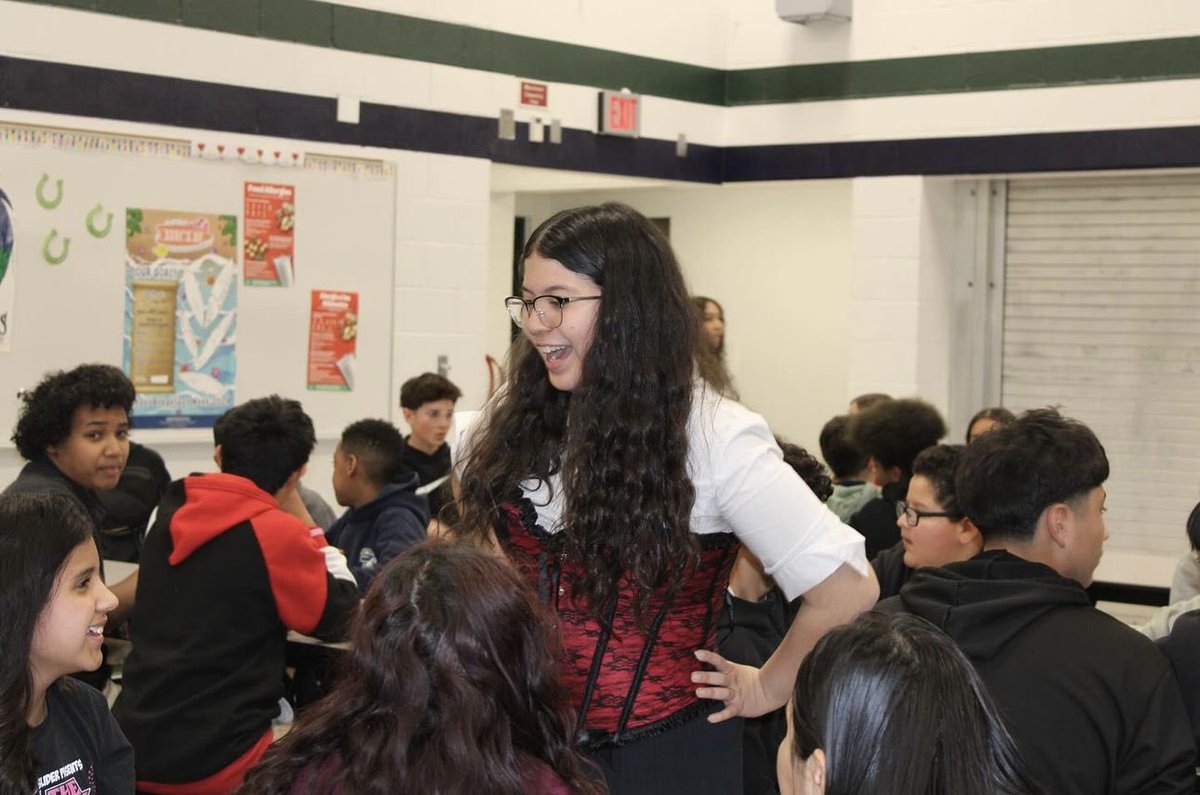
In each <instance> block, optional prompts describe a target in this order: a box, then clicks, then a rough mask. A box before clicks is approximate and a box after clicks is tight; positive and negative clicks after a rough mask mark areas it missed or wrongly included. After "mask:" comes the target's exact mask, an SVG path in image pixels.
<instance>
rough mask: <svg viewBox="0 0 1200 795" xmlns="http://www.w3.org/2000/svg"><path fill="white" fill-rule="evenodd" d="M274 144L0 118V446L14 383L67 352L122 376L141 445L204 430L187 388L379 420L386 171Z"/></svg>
mask: <svg viewBox="0 0 1200 795" xmlns="http://www.w3.org/2000/svg"><path fill="white" fill-rule="evenodd" d="M289 154H290V155H292V157H291V160H290V161H289V162H288V163H287V165H286V167H285V166H283V165H279V164H278V160H277V159H276V161H275V162H270V161H271V160H272V157H271V153H265V154H264V153H259V154H258V157H259V158H261V160H259V161H258V162H248V161H250V160H255V159H257V158H255V156H254V155H251V156H250V157H242V156H238V157H230V156H229V155H228V153H223V154H217V153H214V152H212V151H211V150H210V151H207V152H201V151H198V150H197V145H196V144H195V143H194V142H189V141H164V140H160V139H149V138H128V137H123V136H111V135H106V134H94V133H87V132H81V131H62V130H50V129H47V128H27V127H17V126H13V125H3V124H0V190H2V191H3V192H4V193H5V194H6V195H7V197H8V199H9V202H10V204H11V207H10V208H9V207H5V208H0V249H3V248H4V240H5V235H4V226H5V224H6V220H5V219H6V217H7V218H8V221H7V223H8V224H9V225H10V226H11V233H12V235H11V236H12V249H11V254H10V255H9V256H8V259H7V265H6V267H5V268H4V273H3V276H2V277H0V430H3V431H4V433H3V437H2V438H3V444H5V445H7V444H9V442H8V436H9V434H10V433H11V429H12V427H13V425H14V423H15V421H16V416H17V410H18V406H19V400H18V397H17V393H18V391H19V390H21V389H26V388H29V387H32V386H33V385H34V384H35V383H36V382H37V381H38V380H40V379H41V377H42V376H43V374H45V373H46V372H49V371H51V370H57V369H68V368H71V367H73V366H75V365H77V364H80V363H83V362H104V363H108V364H113V365H116V366H119V367H124V368H125V369H126V372H128V373H131V375H133V374H136V375H137V378H135V382H137V381H138V380H139V379H140V385H139V395H140V397H139V404H138V405H137V406H135V410H134V421H135V426H137V427H139V438H140V439H142V440H143V441H146V442H147V443H151V444H153V442H154V436H152V435H150V436H147V435H146V434H147V433H150V434H154V433H158V434H160V436H159V438H160V439H166V438H168V437H172V438H175V439H180V440H185V439H191V438H200V437H201V436H206V435H207V431H204V430H203V429H204V428H205V427H206V426H208V425H211V422H205V421H203V419H201V421H199V422H193V421H192V420H191V419H190V418H189V416H188V415H189V413H190V414H196V415H203V413H204V411H201V410H199V409H196V408H195V405H196V404H198V402H199V401H200V400H201V398H200V396H207V397H206V398H205V400H208V401H209V403H205V406H209V404H210V403H211V404H212V405H216V406H218V407H219V405H220V402H221V401H222V400H224V401H227V402H229V404H231V405H232V404H233V403H241V402H243V401H245V400H247V399H250V398H254V397H260V396H263V395H268V394H272V393H278V394H280V395H284V396H286V397H291V398H295V399H298V400H300V401H301V402H302V403H303V405H304V407H305V410H306V411H307V412H308V414H309V415H310V416H311V417H312V418H313V422H314V424H315V426H316V428H317V432H318V434H319V435H321V436H325V437H328V436H333V435H336V434H338V433H340V431H341V429H342V428H343V427H344V426H345V425H346V424H348V423H349V422H352V421H354V420H356V419H360V418H362V417H387V416H389V408H390V405H389V404H390V388H391V384H390V380H391V359H392V351H391V344H392V342H391V341H392V297H393V294H394V286H393V256H394V246H395V244H394V236H395V228H394V225H395V206H396V204H395V201H396V200H395V196H396V184H395V174H394V171H393V170H391V169H390V168H389V167H388V164H383V163H379V162H378V161H357V160H353V159H346V158H333V157H321V156H316V155H311V154H309V155H301V154H298V153H296V154H293V153H289ZM264 161H265V162H264ZM268 163H269V164H268ZM172 225H173V226H172ZM4 256H5V255H4V253H3V252H2V251H0V259H2V258H3V257H4ZM248 258H249V259H250V261H249V262H248V261H247V259H248ZM134 265H137V267H134ZM139 268H140V270H139ZM164 274H167V275H166V276H164ZM170 280H173V282H174V286H173V287H172V286H171V284H170V283H169V281H170ZM134 296H136V298H135V297H134ZM318 303H322V306H326V305H329V306H332V307H333V310H332V311H325V312H324V313H323V314H319V313H317V311H316V306H317V304H318ZM351 305H353V311H350V309H349V307H350V306H351ZM314 318H316V319H315V320H314ZM322 357H324V358H325V359H326V361H324V362H323V363H322V362H320V361H318V360H320V359H321V358H322ZM314 361H317V363H318V364H321V367H314ZM322 368H323V369H322ZM314 373H317V375H315V376H314ZM339 378H340V379H341V380H340V381H339ZM314 382H316V383H314ZM143 390H144V391H145V394H143ZM172 390H174V393H172ZM155 394H157V395H158V396H160V397H159V398H158V399H159V400H160V404H157V406H156V408H155V413H154V414H152V413H151V409H150V403H148V402H147V401H148V400H149V399H148V398H147V397H146V395H155ZM163 394H167V395H171V394H175V395H176V396H177V397H178V400H177V401H176V403H175V404H172V403H171V400H170V399H169V398H162V397H161V395H163ZM189 401H190V402H189ZM172 405H177V406H179V408H177V409H176V416H175V417H174V419H172V417H171V412H170V408H169V407H170V406H172ZM163 406H167V407H168V408H167V409H166V410H164V409H163ZM205 410H208V409H205ZM185 428H186V430H181V429H185ZM140 429H146V430H144V431H143V430H140ZM156 429H161V430H156Z"/></svg>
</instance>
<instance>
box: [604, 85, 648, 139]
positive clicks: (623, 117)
mask: <svg viewBox="0 0 1200 795" xmlns="http://www.w3.org/2000/svg"><path fill="white" fill-rule="evenodd" d="M641 127H642V98H641V96H639V95H638V94H630V93H627V92H625V91H601V92H600V133H601V134H602V135H623V136H625V137H627V138H636V137H637V136H638V132H639V131H640V130H641Z"/></svg>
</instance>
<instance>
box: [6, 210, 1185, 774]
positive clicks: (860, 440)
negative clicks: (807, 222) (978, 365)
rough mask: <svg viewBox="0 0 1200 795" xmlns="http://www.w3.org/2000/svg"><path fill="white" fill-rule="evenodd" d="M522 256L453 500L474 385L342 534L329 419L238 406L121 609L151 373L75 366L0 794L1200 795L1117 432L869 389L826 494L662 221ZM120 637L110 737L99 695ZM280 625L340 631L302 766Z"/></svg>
mask: <svg viewBox="0 0 1200 795" xmlns="http://www.w3.org/2000/svg"><path fill="white" fill-rule="evenodd" d="M519 264H520V267H521V294H520V295H517V296H512V297H510V298H509V299H507V301H506V306H507V308H508V311H509V313H510V315H511V317H512V319H513V321H514V323H515V324H516V325H517V327H519V328H520V329H521V331H522V334H521V335H520V336H519V337H518V339H517V341H516V342H515V343H514V346H513V349H512V350H511V352H510V355H509V370H508V378H507V381H506V383H505V385H504V387H503V388H502V389H500V390H499V391H498V392H497V393H496V394H495V395H494V396H493V397H492V398H491V399H490V400H489V402H488V403H487V405H486V406H485V407H484V409H483V411H482V414H481V417H480V419H479V420H478V421H477V422H476V423H475V424H474V426H473V427H472V430H471V432H470V433H469V434H468V436H467V438H465V439H463V440H462V445H461V446H460V449H459V451H458V454H457V456H456V463H455V464H454V472H453V476H450V475H451V472H450V468H451V463H450V455H449V449H448V446H447V443H446V434H447V433H448V431H449V427H450V419H451V414H452V411H453V408H454V404H455V401H457V400H458V398H459V397H460V395H461V393H460V392H459V391H458V390H457V388H456V387H454V386H453V385H452V384H449V382H446V381H445V379H439V378H438V377H437V376H432V375H426V376H421V377H420V378H418V379H414V380H413V381H411V382H409V383H407V384H405V386H404V388H403V389H402V390H401V404H402V408H403V411H404V417H405V420H406V422H407V423H408V425H409V427H410V428H411V434H410V436H409V437H407V438H405V437H403V436H401V435H400V433H399V431H398V430H397V429H396V428H395V427H394V426H392V425H391V424H389V423H387V422H385V421H382V420H362V421H359V422H355V423H353V424H351V425H350V426H348V427H347V428H346V429H345V431H344V432H343V434H342V437H341V439H340V441H339V443H338V445H337V449H336V451H335V453H334V467H333V483H332V486H333V492H334V494H335V496H336V500H337V502H338V503H339V504H340V505H341V506H343V507H344V508H346V511H345V512H344V513H343V515H342V516H341V517H340V518H338V519H336V520H335V521H333V522H332V524H331V525H330V526H329V527H328V530H327V532H326V531H324V530H322V527H321V525H320V523H319V522H318V521H316V520H315V519H314V517H313V515H312V512H311V511H310V509H309V508H308V507H307V506H306V505H305V499H304V497H303V494H302V491H301V489H302V487H301V478H302V477H303V476H304V475H305V472H306V467H307V463H308V460H309V457H310V455H311V453H312V450H313V448H314V446H315V435H314V432H313V426H312V422H311V420H310V419H309V418H308V416H307V415H306V414H305V413H304V411H303V408H302V407H301V405H300V404H299V403H298V402H297V401H295V400H290V399H287V398H285V397H280V396H269V397H264V398H256V399H253V400H248V401H246V402H244V403H242V404H240V405H239V406H237V407H235V408H234V409H232V410H230V411H229V412H228V413H227V414H225V415H224V416H222V417H221V418H220V419H219V420H218V422H217V423H216V425H215V427H214V429H213V439H214V461H215V463H216V465H217V469H218V470H219V471H217V472H214V473H210V474H201V475H190V476H188V477H185V478H183V479H181V480H176V481H174V482H172V483H169V485H161V486H158V493H157V494H156V498H155V499H153V500H145V499H143V500H141V504H145V503H147V502H150V503H153V507H152V510H153V517H152V518H149V519H148V520H143V521H146V523H147V524H148V528H147V530H146V531H145V533H144V534H143V533H142V532H141V531H140V529H135V530H134V531H133V536H135V538H136V544H137V546H138V549H137V550H136V557H137V560H138V562H139V568H138V571H137V573H136V574H135V575H133V576H132V577H131V578H130V579H129V580H127V581H123V582H122V583H118V584H116V585H115V586H114V588H113V589H112V590H110V589H109V588H108V587H106V586H105V584H104V580H103V572H102V563H101V557H100V553H99V550H98V547H97V542H96V539H101V540H104V539H105V538H106V536H105V535H104V533H103V532H102V528H104V527H105V520H104V509H103V504H102V502H101V497H100V494H102V493H104V492H108V491H110V490H112V489H114V488H117V487H118V486H119V483H120V481H121V479H122V471H123V470H124V469H126V462H127V460H128V459H129V456H130V452H129V445H130V443H129V441H128V432H129V411H130V409H131V407H132V403H133V398H134V393H133V388H132V385H130V384H129V382H128V379H126V378H125V376H124V375H123V374H122V373H121V372H120V370H119V369H117V368H113V367H108V366H105V365H83V366H81V367H78V368H75V369H74V370H72V371H68V372H66V373H55V374H52V375H50V376H48V377H47V378H46V379H45V380H44V381H43V382H42V383H41V384H39V385H38V387H37V388H35V389H34V390H32V391H31V392H30V393H29V394H28V395H27V396H26V400H25V403H24V406H23V410H22V413H21V417H20V419H19V421H18V426H17V431H16V433H15V434H14V440H15V441H16V442H17V444H18V448H19V450H20V452H21V453H22V455H23V456H24V457H25V458H26V459H27V460H28V461H29V464H28V465H27V466H26V468H25V470H23V471H22V473H21V476H20V478H18V480H17V482H16V483H14V484H13V485H12V486H10V487H9V489H8V490H7V491H6V492H5V493H4V494H3V495H0V574H2V575H3V576H2V577H0V616H2V618H0V644H3V647H4V648H5V650H6V654H5V655H4V662H3V663H2V664H0V795H7V793H10V792H11V793H23V794H27V793H31V792H36V793H38V795H47V794H48V793H55V795H60V793H74V792H83V791H89V790H90V791H92V792H95V793H100V794H101V795H103V794H104V793H109V792H113V793H129V792H133V791H134V790H135V788H136V790H137V791H139V792H147V793H164V794H165V795H182V794H185V793H186V794H191V793H196V794H197V795H202V794H206V793H213V794H214V795H217V794H223V793H230V792H234V791H239V792H244V793H303V792H308V793H371V792H379V793H384V792H389V793H390V792H441V793H483V792H487V793H523V792H533V793H546V794H547V795H567V793H575V794H576V795H593V794H594V793H595V794H598V793H601V792H610V793H616V795H631V794H634V793H661V792H696V793H722V794H724V793H740V792H746V793H758V792H764V793H765V792H776V791H778V792H782V793H785V794H789V795H790V794H791V793H823V792H828V793H863V795H882V794H883V793H900V795H920V794H922V793H980V794H981V795H982V793H1006V794H1007V793H1013V794H1016V793H1028V794H1033V793H1055V794H1056V795H1057V793H1080V795H1085V794H1086V795H1096V794H1097V793H1184V792H1191V791H1193V789H1194V787H1195V762H1196V741H1195V736H1196V734H1195V733H1194V731H1193V728H1192V724H1191V722H1190V719H1189V715H1188V709H1189V707H1190V706H1191V705H1192V703H1193V702H1195V701H1196V700H1197V699H1196V698H1195V697H1193V696H1192V695H1191V694H1190V693H1188V692H1186V691H1181V689H1180V684H1179V682H1180V680H1181V679H1182V681H1184V682H1185V683H1189V682H1190V681H1191V680H1190V679H1189V676H1191V670H1190V667H1191V662H1192V661H1194V658H1195V654H1194V652H1192V651H1191V649H1192V648H1193V646H1194V643H1195V642H1196V641H1193V640H1191V638H1193V637H1194V635H1193V634H1189V633H1200V613H1196V614H1195V615H1193V614H1191V613H1187V612H1184V613H1183V615H1182V616H1174V617H1173V622H1174V624H1173V627H1174V629H1173V631H1171V632H1170V633H1165V638H1164V641H1163V642H1164V643H1165V644H1167V646H1168V648H1169V651H1170V652H1171V657H1170V658H1168V657H1167V656H1164V654H1163V653H1162V652H1161V651H1160V650H1159V649H1157V648H1155V645H1154V643H1153V642H1152V641H1151V640H1149V639H1147V638H1146V637H1145V636H1143V635H1142V634H1139V633H1138V632H1137V631H1135V630H1134V629H1132V628H1129V627H1126V626H1124V625H1122V624H1121V623H1119V622H1117V621H1116V620H1115V619H1112V618H1111V617H1109V616H1107V615H1105V614H1103V613H1101V612H1099V611H1097V610H1096V609H1095V607H1094V606H1093V605H1092V602H1091V600H1090V599H1089V598H1088V595H1087V593H1086V591H1085V587H1086V586H1087V585H1088V584H1089V583H1090V582H1091V579H1092V576H1093V573H1094V570H1095V567H1096V564H1097V563H1098V562H1099V555H1100V551H1101V548H1102V545H1103V542H1104V540H1105V538H1106V536H1107V533H1106V530H1105V526H1104V520H1103V516H1102V513H1103V503H1104V498H1105V493H1104V489H1103V484H1104V482H1105V480H1106V479H1107V476H1108V460H1107V457H1106V455H1105V452H1104V449H1103V447H1102V446H1101V444H1100V442H1099V440H1098V439H1097V438H1096V437H1095V435H1094V434H1093V433H1092V432H1091V431H1090V429H1088V428H1087V427H1086V426H1084V425H1083V424H1082V423H1079V422H1077V421H1075V420H1072V419H1069V418H1066V417H1063V416H1061V415H1059V414H1058V413H1057V412H1056V411H1053V410H1046V409H1043V410H1034V411H1030V412H1026V413H1025V414H1023V415H1021V416H1019V417H1014V416H1012V415H1011V414H1008V413H1007V412H1004V411H1003V410H989V411H986V412H981V414H980V415H979V416H977V417H976V418H975V419H974V420H972V422H971V423H970V425H969V426H968V438H967V441H968V444H967V445H966V446H960V445H948V444H938V442H939V441H940V440H941V439H942V437H944V436H945V433H946V427H945V423H944V421H943V420H942V418H941V417H940V415H939V414H938V413H937V411H936V409H934V408H933V407H932V406H930V405H929V404H928V403H925V402H923V401H921V400H917V399H891V398H888V397H887V396H882V395H871V396H861V397H860V398H859V399H856V401H854V403H853V404H852V405H851V407H850V410H849V412H848V414H847V415H846V416H844V417H838V418H835V419H834V420H833V421H831V422H830V423H829V424H827V425H826V427H825V429H824V430H823V431H822V434H821V449H822V455H823V457H824V458H825V460H826V462H827V463H828V464H829V465H830V469H831V470H832V471H831V474H830V473H827V472H826V471H825V470H824V468H823V467H822V465H821V464H820V462H819V461H817V460H816V459H815V458H813V457H812V456H811V455H809V454H808V453H807V452H806V451H804V450H803V449H800V448H797V447H795V446H794V445H789V444H788V443H786V442H782V441H777V440H776V439H775V438H774V437H773V435H772V433H771V431H770V430H769V428H768V427H767V424H766V422H765V421H764V420H763V418H762V417H760V416H759V415H757V414H755V413H753V412H752V411H750V410H749V409H747V408H745V407H743V406H742V405H740V404H739V403H738V402H737V401H736V400H734V399H733V397H732V395H733V394H734V392H733V387H732V381H731V379H730V378H729V375H728V372H727V369H726V366H725V362H724V357H723V354H724V342H725V340H724V330H725V329H724V320H725V318H724V313H723V310H722V308H721V307H720V305H719V304H718V303H717V302H716V301H713V300H712V299H709V298H696V299H693V298H692V297H690V296H689V294H688V291H687V289H686V287H685V284H684V279H683V276H682V273H681V271H680V268H679V266H678V264H677V262H676V261H675V257H674V254H673V253H672V251H671V248H670V246H669V245H668V243H667V241H666V240H665V238H664V237H663V235H662V234H661V232H660V231H659V230H658V229H657V227H655V226H654V225H653V224H652V223H650V222H649V221H648V220H647V219H645V218H644V217H642V216H641V215H640V214H638V213H637V212H635V211H633V210H632V209H630V208H628V207H625V206H623V205H619V204H606V205H602V206H598V207H583V208H576V209H573V210H567V211H563V212H560V213H558V214H556V215H554V216H552V217H551V218H550V219H548V220H547V221H545V222H544V223H543V224H542V225H541V226H539V227H538V228H537V229H536V230H535V231H534V233H533V234H532V235H531V236H530V238H529V240H528V242H527V243H526V245H525V248H524V250H523V252H522V253H521V256H520V261H519ZM160 463H161V462H160ZM146 469H147V471H150V470H152V469H153V467H152V466H151V467H146ZM139 477H142V476H139ZM146 479H147V478H145V477H142V480H146ZM148 479H149V481H150V482H151V483H158V482H160V481H161V479H159V478H155V477H154V476H152V475H151V476H150V477H149V478H148ZM827 500H829V501H831V504H832V507H834V508H836V509H837V512H836V513H835V512H834V511H833V510H831V509H830V507H827V504H826V501H827ZM122 525H123V526H125V527H127V528H130V527H132V528H140V525H139V524H138V519H137V518H136V517H134V518H132V519H130V520H128V521H123V522H122ZM109 527H110V529H111V525H109ZM856 530H857V531H856ZM110 535H113V534H110ZM431 535H432V536H436V537H435V538H429V536H431ZM127 536H128V533H126V536H125V537H122V538H123V540H126V541H127V540H128V538H127ZM872 607H874V610H871V608H872ZM1198 607H1200V605H1198ZM126 617H128V619H129V623H130V626H131V640H132V652H131V653H130V655H129V657H128V658H127V659H126V661H125V664H124V670H123V677H122V683H121V690H120V694H119V695H118V696H117V699H116V703H115V705H114V707H113V710H112V712H111V713H110V712H109V711H108V709H107V705H106V703H105V700H104V697H103V696H102V695H101V694H100V693H99V692H98V691H97V690H95V689H93V688H92V687H90V686H89V685H88V684H85V683H82V682H78V681H76V680H73V679H71V678H70V675H71V674H75V673H78V672H86V671H92V670H94V669H96V668H98V667H100V666H101V665H102V663H103V660H104V656H105V655H104V650H103V648H102V643H103V639H104V632H105V629H106V627H109V626H112V625H116V624H117V623H119V622H121V623H123V621H124V619H125V618H126ZM289 631H294V632H297V633H300V634H301V635H303V636H309V637H311V638H316V639H319V640H324V641H330V642H333V641H344V640H346V639H347V638H348V639H349V643H348V648H347V649H346V650H345V652H344V653H342V654H341V656H340V659H339V662H338V665H337V666H336V671H335V673H334V674H333V676H332V679H331V681H330V683H329V684H328V692H327V693H325V694H324V695H323V697H321V698H319V699H318V700H316V702H315V703H312V704H308V705H307V706H306V707H305V708H304V709H303V710H301V711H300V712H299V713H298V714H297V715H296V716H295V721H294V723H293V724H292V725H291V727H290V731H287V732H286V733H285V734H284V736H283V737H282V739H277V736H278V735H279V734H280V733H281V730H280V729H279V728H278V727H277V726H276V723H277V721H278V720H279V719H280V716H281V711H282V712H283V713H286V711H287V710H286V709H282V708H281V703H286V698H285V696H286V693H287V691H286V688H285V683H284V673H285V669H286V668H287V660H288V657H287V637H288V632H289ZM1172 660H1174V661H1176V665H1177V666H1178V668H1179V674H1178V675H1177V673H1176V670H1175V668H1173V666H1172ZM93 684H96V685H99V686H103V681H102V678H101V679H100V680H93Z"/></svg>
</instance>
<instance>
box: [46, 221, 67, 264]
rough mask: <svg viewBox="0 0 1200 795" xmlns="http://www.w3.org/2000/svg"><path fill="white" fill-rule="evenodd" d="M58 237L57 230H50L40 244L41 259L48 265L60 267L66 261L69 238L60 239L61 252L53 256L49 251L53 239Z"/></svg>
mask: <svg viewBox="0 0 1200 795" xmlns="http://www.w3.org/2000/svg"><path fill="white" fill-rule="evenodd" d="M57 237H58V230H57V229H51V230H50V231H49V233H47V235H46V239H45V240H44V241H43V242H42V258H43V259H45V260H46V263H47V264H48V265H62V264H63V262H64V261H65V260H66V259H67V254H68V253H69V252H70V250H71V238H69V237H64V238H63V239H62V251H61V253H58V254H55V253H52V252H51V251H50V248H51V246H52V245H53V243H54V240H55V238H57Z"/></svg>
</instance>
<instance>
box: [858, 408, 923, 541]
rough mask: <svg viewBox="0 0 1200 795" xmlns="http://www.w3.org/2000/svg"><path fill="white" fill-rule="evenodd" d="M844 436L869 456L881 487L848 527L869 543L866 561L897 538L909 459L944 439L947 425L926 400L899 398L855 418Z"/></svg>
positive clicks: (906, 483)
mask: <svg viewBox="0 0 1200 795" xmlns="http://www.w3.org/2000/svg"><path fill="white" fill-rule="evenodd" d="M847 432H848V433H849V435H850V440H851V441H852V442H853V443H854V445H855V446H857V447H858V448H859V449H860V450H862V451H863V452H865V453H866V454H867V456H868V460H869V462H870V468H871V473H872V475H873V480H874V481H875V482H876V483H878V484H879V485H880V486H881V487H882V491H881V493H880V495H879V496H878V497H876V498H875V499H873V500H871V501H869V502H867V503H866V504H865V505H863V507H862V508H860V509H859V510H858V513H856V514H854V515H853V516H851V517H850V526H851V527H853V528H854V529H855V530H857V531H858V532H860V533H862V534H863V537H864V538H866V539H867V559H868V560H870V559H871V558H873V557H875V556H876V555H878V554H879V553H880V552H882V551H883V550H885V549H887V548H888V547H890V546H892V545H893V544H895V543H896V542H897V541H899V540H900V531H899V530H898V529H897V528H896V503H897V502H899V501H900V500H902V499H904V495H905V494H906V493H907V492H908V479H909V478H910V477H912V464H913V459H915V458H916V457H917V453H919V452H921V451H922V450H924V449H925V448H926V447H929V446H930V445H933V444H937V442H938V439H941V438H942V437H943V436H945V435H946V423H945V421H944V420H942V415H941V414H938V410H937V409H935V408H934V407H933V406H931V405H930V404H928V403H926V402H925V401H923V400H918V399H917V398H902V399H900V400H884V401H881V402H879V403H875V404H874V405H872V406H871V407H870V408H867V409H864V410H862V411H861V412H859V413H858V414H855V415H854V418H853V419H852V420H851V421H850V424H849V427H848V431H847Z"/></svg>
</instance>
